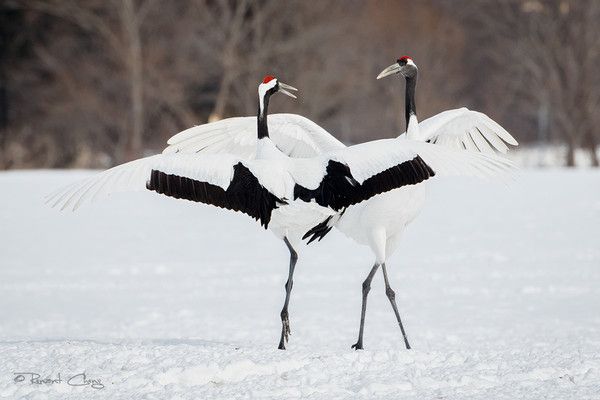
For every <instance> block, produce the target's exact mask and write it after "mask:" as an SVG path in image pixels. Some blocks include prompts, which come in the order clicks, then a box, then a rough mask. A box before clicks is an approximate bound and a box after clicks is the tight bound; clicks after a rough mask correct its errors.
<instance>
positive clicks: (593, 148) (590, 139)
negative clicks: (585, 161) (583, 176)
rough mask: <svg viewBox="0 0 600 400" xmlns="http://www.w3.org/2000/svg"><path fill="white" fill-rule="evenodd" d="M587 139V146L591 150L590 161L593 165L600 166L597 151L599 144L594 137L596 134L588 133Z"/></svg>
mask: <svg viewBox="0 0 600 400" xmlns="http://www.w3.org/2000/svg"><path fill="white" fill-rule="evenodd" d="M587 141H588V143H587V148H588V151H589V152H590V162H591V164H592V167H599V166H600V162H599V161H600V160H598V153H597V152H596V149H597V148H598V144H597V143H596V138H595V137H594V134H593V133H592V132H590V133H588V140H587Z"/></svg>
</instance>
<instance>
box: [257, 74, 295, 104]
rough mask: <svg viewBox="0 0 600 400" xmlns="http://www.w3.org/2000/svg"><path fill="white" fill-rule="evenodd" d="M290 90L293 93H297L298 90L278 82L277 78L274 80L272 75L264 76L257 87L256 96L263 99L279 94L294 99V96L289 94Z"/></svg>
mask: <svg viewBox="0 0 600 400" xmlns="http://www.w3.org/2000/svg"><path fill="white" fill-rule="evenodd" d="M290 90H292V91H295V92H297V91H298V89H296V88H295V87H293V86H290V85H287V84H285V83H283V82H279V81H278V80H277V78H275V77H274V76H273V75H267V76H265V77H264V78H263V80H262V82H261V83H260V85H258V94H259V96H260V97H261V98H264V97H265V96H267V95H269V96H270V95H272V94H275V93H277V92H281V93H283V94H285V95H287V96H290V97H292V98H294V99H295V98H296V96H295V95H294V94H293V93H290V92H289V91H290Z"/></svg>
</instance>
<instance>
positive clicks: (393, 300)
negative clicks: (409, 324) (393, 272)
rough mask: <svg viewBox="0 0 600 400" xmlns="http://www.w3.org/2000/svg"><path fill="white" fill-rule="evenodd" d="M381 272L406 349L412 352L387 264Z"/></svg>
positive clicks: (382, 267) (383, 265) (382, 265)
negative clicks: (389, 278) (391, 284)
mask: <svg viewBox="0 0 600 400" xmlns="http://www.w3.org/2000/svg"><path fill="white" fill-rule="evenodd" d="M381 271H382V272H383V280H384V281H385V294H386V296H387V298H388V299H389V300H390V303H391V304H392V308H393V309H394V314H396V319H397V320H398V325H400V331H401V332H402V337H403V338H404V344H405V345H406V349H407V350H410V344H408V339H407V338H406V332H404V326H402V320H401V319H400V313H399V312H398V306H397V305H396V292H394V290H393V289H392V288H391V286H390V281H389V280H388V275H387V270H386V268H385V263H383V264H381Z"/></svg>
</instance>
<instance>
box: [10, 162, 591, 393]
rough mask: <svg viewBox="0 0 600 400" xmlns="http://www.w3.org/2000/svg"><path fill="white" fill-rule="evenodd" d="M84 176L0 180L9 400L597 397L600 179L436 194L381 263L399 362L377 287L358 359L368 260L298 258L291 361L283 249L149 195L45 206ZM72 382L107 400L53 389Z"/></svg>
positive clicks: (344, 247) (339, 243) (325, 255)
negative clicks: (283, 322) (283, 321)
mask: <svg viewBox="0 0 600 400" xmlns="http://www.w3.org/2000/svg"><path fill="white" fill-rule="evenodd" d="M89 174H90V172H86V171H79V172H60V171H59V172H50V171H38V172H8V173H0V187H1V188H2V189H1V191H2V195H1V196H0V243H1V244H0V315H1V317H0V398H2V399H4V398H6V399H20V398H24V399H47V398H49V399H85V398H93V399H100V398H102V399H104V398H110V399H254V398H257V399H293V398H307V399H398V398H402V399H520V398H524V399H542V398H544V399H599V398H600V312H599V311H600V309H599V307H600V171H593V170H577V171H574V170H573V171H568V170H546V171H524V172H522V173H521V174H520V175H519V176H518V178H517V180H516V182H515V183H513V184H511V185H510V186H509V187H505V186H501V185H499V186H495V185H492V184H489V183H479V182H473V181H467V180H446V181H441V182H439V183H438V184H436V185H432V186H431V187H430V196H429V198H428V201H427V205H426V208H425V210H424V212H423V214H422V215H421V216H420V217H419V218H417V220H416V221H415V222H414V223H413V225H412V226H411V227H410V228H409V229H408V231H407V233H406V235H405V240H404V241H403V243H402V244H401V245H400V248H399V250H398V251H397V252H396V254H395V255H394V257H393V258H392V259H391V260H390V262H389V265H388V269H389V273H390V277H391V281H392V286H393V287H394V288H395V290H396V297H397V300H398V304H399V308H400V311H401V315H402V316H403V319H404V322H405V327H406V328H407V332H408V335H409V339H410V341H411V344H412V346H413V348H414V349H413V350H410V351H407V350H405V349H404V348H403V344H402V340H401V337H400V332H399V329H398V327H397V325H396V323H395V319H394V315H393V313H392V310H391V307H390V306H389V303H388V301H387V299H386V297H385V294H384V290H383V279H382V277H381V274H380V273H379V274H378V275H377V276H376V278H375V280H374V282H373V286H372V291H371V294H370V297H369V304H368V312H367V321H366V330H365V348H366V350H364V351H354V350H351V349H350V345H351V344H353V343H354V342H355V341H356V335H357V331H358V322H359V314H360V298H361V296H360V288H361V282H362V280H363V279H364V277H365V276H366V274H367V272H368V270H369V268H370V267H371V263H372V260H371V255H370V253H369V251H368V250H367V249H366V248H364V247H361V246H357V245H355V244H353V243H352V242H350V241H349V240H347V239H346V238H345V237H343V236H342V235H341V234H339V233H337V232H334V233H333V234H332V235H331V236H330V237H327V238H326V239H325V240H324V241H323V242H321V243H318V244H317V245H316V246H312V245H311V247H309V248H305V249H303V251H302V252H301V254H300V261H299V264H298V267H297V270H296V276H295V278H296V279H295V283H294V289H293V292H292V299H291V305H290V313H291V316H290V319H291V328H292V336H291V337H290V342H289V344H288V349H289V350H287V351H285V352H284V351H278V350H277V349H276V347H277V343H278V340H279V334H280V320H279V311H280V309H281V306H282V303H283V297H284V290H283V284H284V282H285V280H286V277H287V256H288V255H287V252H286V249H285V246H284V245H283V244H282V243H281V242H279V241H278V240H277V239H276V238H275V237H273V236H272V235H271V234H270V233H268V232H266V231H264V230H262V229H261V228H260V227H259V225H258V224H257V223H255V222H254V221H252V220H250V219H249V218H247V217H244V216H242V215H239V214H234V213H229V212H225V211H221V210H217V209H215V208H212V207H208V206H203V205H198V204H193V203H190V202H186V201H177V200H173V199H165V198H161V197H160V196H158V195H155V194H151V193H131V194H123V195H118V196H114V198H112V199H111V200H109V201H107V202H103V203H98V204H95V205H93V206H91V207H86V208H84V209H82V210H80V211H79V212H77V213H75V214H73V213H59V212H57V211H55V210H50V209H48V208H47V207H46V206H44V205H43V204H42V200H41V198H42V196H43V195H44V194H46V193H48V192H50V191H52V190H53V189H55V188H57V187H59V186H61V185H63V184H65V183H69V182H72V181H73V180H75V179H77V178H80V177H83V176H88V175H89ZM401 206H402V205H401V204H399V205H398V207H401ZM84 371H85V372H86V376H87V378H88V379H99V380H100V381H101V383H102V384H103V385H104V389H94V388H92V387H90V386H89V385H87V386H81V387H73V386H69V385H67V384H66V383H65V381H66V379H68V377H70V376H72V375H76V374H78V373H81V372H84ZM16 372H37V373H39V374H40V375H41V378H42V379H43V378H45V377H50V378H52V379H56V377H57V374H58V373H60V374H61V379H62V380H63V381H62V382H61V383H54V384H41V385H38V384H31V383H30V380H29V377H26V378H24V379H25V380H24V381H23V382H15V381H14V380H15V378H17V377H18V376H17V375H15V374H14V373H16ZM17 380H18V379H17Z"/></svg>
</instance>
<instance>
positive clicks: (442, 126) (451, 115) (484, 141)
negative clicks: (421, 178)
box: [419, 107, 518, 154]
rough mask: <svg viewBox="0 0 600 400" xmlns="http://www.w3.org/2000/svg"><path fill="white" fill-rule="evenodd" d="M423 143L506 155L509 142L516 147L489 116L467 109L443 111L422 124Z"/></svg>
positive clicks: (506, 133)
mask: <svg viewBox="0 0 600 400" xmlns="http://www.w3.org/2000/svg"><path fill="white" fill-rule="evenodd" d="M419 134H420V135H421V138H422V139H423V140H424V141H427V142H430V143H435V144H439V145H442V146H449V147H455V148H465V149H467V150H477V151H481V152H484V153H489V154H493V153H495V152H500V153H506V152H507V151H508V147H507V146H506V143H508V144H510V145H513V146H517V145H518V143H517V141H516V140H515V138H514V137H512V135H511V134H510V133H508V132H507V131H506V129H504V128H503V127H502V126H500V124H498V123H497V122H496V121H494V120H493V119H491V118H490V117H488V116H487V115H485V114H483V113H481V112H478V111H471V110H469V109H467V108H465V107H463V108H459V109H456V110H448V111H444V112H441V113H439V114H437V115H434V116H433V117H430V118H427V119H426V120H424V121H422V122H421V123H419Z"/></svg>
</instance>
